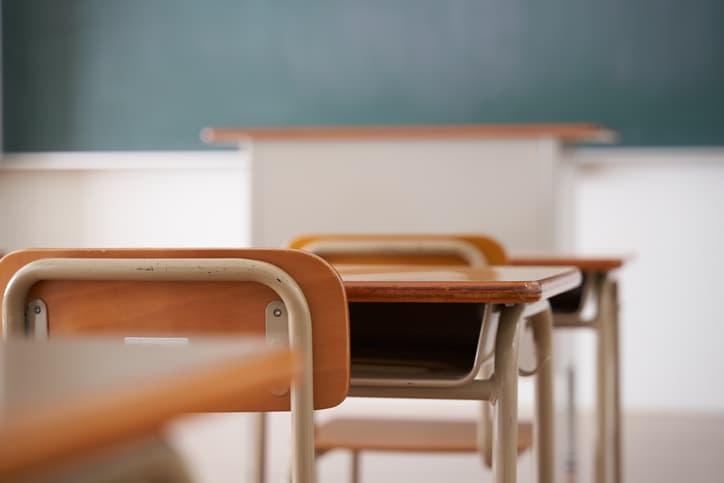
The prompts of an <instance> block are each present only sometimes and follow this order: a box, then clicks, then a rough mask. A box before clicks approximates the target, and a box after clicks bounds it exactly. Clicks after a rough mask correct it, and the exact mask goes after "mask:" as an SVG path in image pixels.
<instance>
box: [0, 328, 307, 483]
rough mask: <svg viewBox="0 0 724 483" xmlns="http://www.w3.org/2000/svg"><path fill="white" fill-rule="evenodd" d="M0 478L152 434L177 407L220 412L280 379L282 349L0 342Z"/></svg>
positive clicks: (228, 342) (287, 376)
mask: <svg viewBox="0 0 724 483" xmlns="http://www.w3.org/2000/svg"><path fill="white" fill-rule="evenodd" d="M0 358H1V359H2V381H1V383H2V386H1V387H2V393H0V409H1V410H2V412H1V413H0V481H15V480H16V479H18V478H20V477H24V476H27V475H29V474H30V475H34V474H36V473H37V472H40V473H44V472H46V471H48V470H53V469H56V468H58V467H59V466H62V465H63V464H65V463H68V462H71V463H72V462H74V461H75V460H77V459H83V457H88V456H92V455H94V454H96V453H97V452H98V451H99V450H103V449H107V448H110V447H112V446H116V445H119V444H121V443H127V442H131V441H135V440H140V439H143V438H144V437H148V436H153V435H154V434H156V433H157V432H159V431H160V430H161V429H162V428H163V426H164V424H165V423H167V422H169V421H170V420H171V419H173V418H175V417H178V416H180V415H182V414H184V413H190V412H200V411H215V410H230V408H233V407H234V405H235V402H238V401H248V400H253V398H254V397H255V395H259V394H266V393H268V392H269V391H272V390H274V389H278V388H279V387H284V386H285V385H288V384H289V383H290V381H291V379H292V377H293V375H294V374H295V364H294V358H293V354H292V353H291V352H290V351H289V349H288V348H284V347H282V348H273V347H270V346H267V345H266V343H265V342H264V341H263V340H261V339H259V340H256V339H251V340H250V339H248V338H247V339H246V340H240V339H229V338H227V339H225V340H224V341H223V342H222V341H220V340H219V341H213V342H210V341H209V342H207V341H201V340H194V342H193V343H189V344H171V345H159V344H142V345H135V344H132V345H126V344H123V343H122V342H119V341H114V342H111V341H101V340H92V339H91V340H78V339H62V338H60V339H55V340H51V341H24V340H16V339H13V340H10V341H6V342H4V343H2V344H1V345H0Z"/></svg>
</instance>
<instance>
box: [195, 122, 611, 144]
mask: <svg viewBox="0 0 724 483" xmlns="http://www.w3.org/2000/svg"><path fill="white" fill-rule="evenodd" d="M465 138H469V139H475V138H484V139H536V138H557V139H560V140H561V141H564V142H568V143H586V142H595V143H612V142H615V141H616V139H617V134H616V132H615V131H612V130H610V129H608V128H605V127H603V126H600V125H598V124H593V123H570V124H459V125H420V126H414V125H412V126H299V127H248V128H247V127H207V128H204V129H203V130H202V131H201V139H202V141H204V142H206V143H210V144H214V143H218V144H236V143H240V142H247V141H250V140H252V141H324V140H327V141H335V140H369V141H372V140H389V139H465Z"/></svg>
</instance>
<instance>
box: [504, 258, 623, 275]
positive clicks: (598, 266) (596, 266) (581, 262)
mask: <svg viewBox="0 0 724 483" xmlns="http://www.w3.org/2000/svg"><path fill="white" fill-rule="evenodd" d="M628 259H629V257H614V256H576V255H514V256H511V257H510V259H509V260H508V263H510V264H511V265H548V266H568V267H576V268H578V269H580V270H583V271H586V272H610V271H611V270H616V269H617V268H621V267H622V266H623V265H624V263H626V260H628Z"/></svg>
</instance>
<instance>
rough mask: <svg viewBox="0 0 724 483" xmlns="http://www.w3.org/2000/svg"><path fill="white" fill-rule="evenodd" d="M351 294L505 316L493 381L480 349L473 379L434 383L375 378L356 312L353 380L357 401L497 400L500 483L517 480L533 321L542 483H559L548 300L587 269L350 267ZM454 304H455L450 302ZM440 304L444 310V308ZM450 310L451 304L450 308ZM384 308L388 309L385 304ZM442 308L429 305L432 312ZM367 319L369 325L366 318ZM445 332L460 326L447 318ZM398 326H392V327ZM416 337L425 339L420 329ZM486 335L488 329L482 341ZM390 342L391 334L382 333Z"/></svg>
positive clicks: (352, 298) (346, 276)
mask: <svg viewBox="0 0 724 483" xmlns="http://www.w3.org/2000/svg"><path fill="white" fill-rule="evenodd" d="M335 268H336V269H337V270H338V272H339V273H340V275H341V276H342V281H343V283H344V286H345V290H346V292H347V298H348V300H349V302H350V307H351V309H352V308H353V307H354V304H355V303H361V304H370V303H377V304H380V303H381V304H390V308H391V309H392V308H393V307H394V306H393V305H391V304H401V303H414V304H451V303H452V304H454V305H455V306H459V305H460V304H485V307H486V310H489V311H490V312H486V316H485V319H486V320H492V319H490V318H489V317H488V315H489V314H491V313H495V314H498V318H497V333H496V336H495V341H494V371H493V375H492V376H491V377H490V378H489V379H486V380H480V379H475V376H476V375H477V373H478V370H479V365H478V363H479V362H480V361H481V357H480V356H481V353H482V352H485V348H484V347H483V345H482V344H478V346H477V348H474V350H476V351H477V356H476V363H475V366H474V367H473V368H472V369H471V371H470V372H469V374H468V375H466V376H463V377H459V378H455V377H449V376H448V375H446V374H443V375H442V376H441V377H440V378H439V379H434V378H433V377H431V376H430V375H429V374H425V375H424V376H423V377H420V378H418V377H414V376H409V377H405V376H404V375H403V376H393V377H386V376H382V377H377V378H375V377H374V376H370V375H369V371H368V370H367V369H366V368H362V370H360V367H359V364H356V363H355V359H356V357H357V355H358V354H355V345H354V344H355V341H354V339H355V323H357V324H359V323H360V319H355V312H354V310H351V312H350V324H351V334H352V335H351V338H352V379H351V385H350V393H349V395H350V396H364V397H401V398H405V397H407V398H440V399H471V400H485V401H493V404H494V407H495V423H494V424H495V425H496V428H497V429H496V431H495V434H496V437H495V440H494V443H493V470H494V473H495V481H496V482H508V483H510V482H514V481H516V459H517V437H518V413H517V411H518V383H517V378H518V331H519V326H520V324H521V320H522V319H523V318H524V317H525V318H529V319H530V322H531V324H530V325H531V328H532V329H533V331H534V339H535V340H536V343H537V360H538V367H537V371H536V373H537V379H536V382H537V384H536V394H537V395H536V398H537V405H536V406H537V407H536V424H537V431H536V436H535V438H536V439H535V447H536V451H537V458H538V460H537V461H538V470H539V475H540V481H541V482H543V483H547V482H552V481H553V478H554V475H553V464H554V463H553V458H554V451H553V433H552V410H553V407H552V373H551V370H552V368H551V356H552V354H551V331H552V320H551V317H550V311H549V310H548V303H547V300H548V299H550V298H551V297H554V296H556V295H558V294H561V293H563V292H566V291H568V290H571V289H573V288H575V287H576V286H577V285H578V284H580V282H581V275H580V272H579V271H578V270H577V269H576V268H572V267H553V268H551V267H497V266H491V267H483V268H470V267H460V266H450V267H410V266H404V267H403V266H397V267H395V266H379V265H377V266H360V265H355V266H351V265H349V266H344V265H338V266H336V267H335ZM448 306H449V307H452V306H451V305H448ZM438 307H439V306H438ZM443 307H445V306H443ZM383 308H384V307H383ZM427 308H429V309H433V308H435V307H434V306H432V305H430V306H427V307H426V309H427ZM365 322H366V321H365ZM440 323H441V324H442V325H441V326H440V328H441V329H443V330H444V327H445V326H448V327H449V326H451V325H453V323H454V321H453V320H449V319H446V320H442V321H440ZM392 324H394V321H391V322H390V323H389V324H388V326H390V330H393V329H394V327H392ZM411 332H413V336H414V335H417V334H415V332H417V331H416V330H415V329H414V328H413V329H412V330H411ZM482 334H483V331H482V329H481V338H483V336H482ZM382 337H384V334H383V335H382Z"/></svg>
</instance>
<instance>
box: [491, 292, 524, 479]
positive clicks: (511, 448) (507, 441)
mask: <svg viewBox="0 0 724 483" xmlns="http://www.w3.org/2000/svg"><path fill="white" fill-rule="evenodd" d="M523 308H524V306H523V305H513V306H506V307H504V308H503V310H502V313H501V314H500V321H499V322H498V333H497V336H496V339H495V373H494V375H493V377H494V381H495V386H496V400H495V406H494V407H495V415H494V420H495V422H494V424H495V427H494V430H493V473H494V475H495V480H494V481H495V483H515V481H516V477H517V476H516V471H517V468H516V464H517V457H518V448H517V447H518V350H519V337H518V327H519V325H520V319H521V316H522V314H523Z"/></svg>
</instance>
